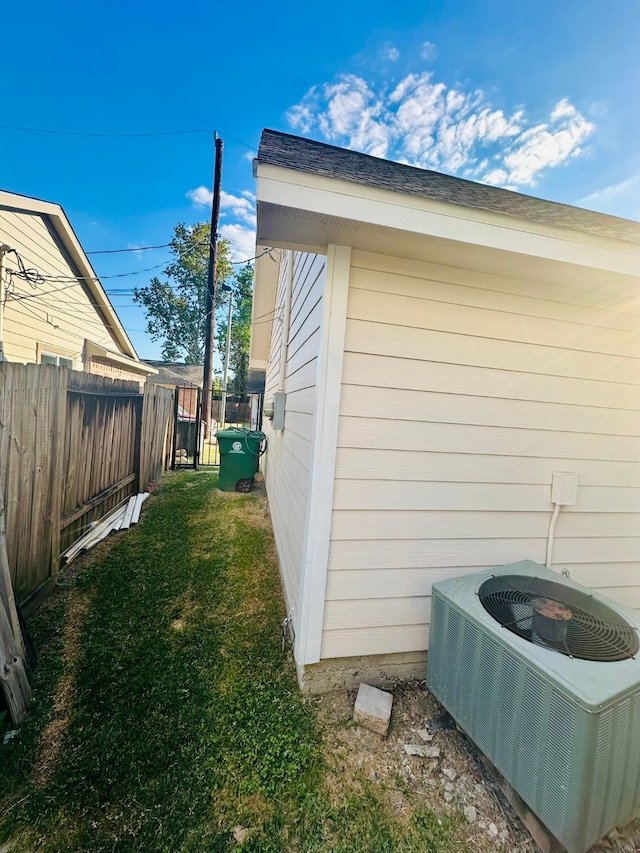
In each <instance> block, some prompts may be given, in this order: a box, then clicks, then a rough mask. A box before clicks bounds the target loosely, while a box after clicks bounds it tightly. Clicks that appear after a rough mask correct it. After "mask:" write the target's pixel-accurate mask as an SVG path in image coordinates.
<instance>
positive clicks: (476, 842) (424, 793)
mask: <svg viewBox="0 0 640 853" xmlns="http://www.w3.org/2000/svg"><path fill="white" fill-rule="evenodd" d="M355 696H356V691H346V690H343V691H339V692H336V693H330V694H327V695H325V696H321V697H319V698H317V699H314V700H313V702H314V704H315V705H316V707H317V711H318V715H319V718H320V720H321V723H322V725H323V727H324V728H325V730H326V738H325V739H326V743H327V744H328V750H327V756H326V757H327V763H328V765H329V768H330V771H329V773H328V778H327V783H328V786H329V790H330V791H331V795H332V799H333V800H334V802H335V803H339V802H340V801H341V800H342V799H344V798H345V797H346V796H348V793H349V791H353V790H354V789H356V790H358V789H361V788H362V786H363V784H369V785H371V784H373V785H374V786H375V790H376V794H377V798H378V800H379V802H380V803H381V805H382V807H383V808H384V809H385V810H386V811H387V812H388V813H389V814H390V815H393V816H394V817H395V818H396V819H397V820H401V821H403V822H404V821H406V822H408V821H410V820H411V818H412V817H413V816H414V814H415V813H416V811H420V810H424V809H425V808H428V809H429V810H430V811H432V812H434V813H435V814H436V815H439V816H444V815H447V816H449V817H452V818H454V819H457V820H458V821H459V823H460V825H461V826H462V840H463V841H464V843H465V844H467V845H468V847H469V849H472V850H478V851H480V853H494V851H509V853H534V851H537V847H536V846H535V844H534V842H533V840H532V839H531V837H530V836H529V834H528V832H527V831H526V830H525V829H524V827H523V825H522V823H521V822H520V820H519V818H518V817H517V815H516V814H515V812H514V811H513V809H512V808H511V806H510V805H509V804H508V803H507V801H506V799H505V798H504V795H502V793H501V792H500V790H499V789H498V788H497V786H496V785H495V783H493V781H492V779H491V777H490V776H489V775H488V774H487V772H486V769H485V768H484V765H483V764H482V762H481V761H480V759H479V754H478V752H477V750H476V748H475V747H474V746H473V745H472V744H471V743H470V742H469V741H468V739H467V738H466V737H465V736H464V735H463V734H462V733H461V732H459V731H458V730H457V729H456V728H455V726H454V727H453V728H445V729H441V730H440V731H435V732H434V733H433V734H430V733H429V731H428V729H427V727H428V725H429V723H431V722H432V721H434V720H437V719H442V713H443V709H442V707H441V706H440V705H439V704H438V703H437V702H436V701H435V699H433V697H432V696H431V695H430V694H429V692H428V691H427V689H426V687H425V685H424V683H422V682H421V683H410V684H403V685H399V686H396V688H395V690H394V704H393V713H392V717H391V726H390V730H389V734H388V735H387V736H386V737H384V738H383V737H380V735H377V734H375V733H374V732H371V731H369V730H367V729H366V728H363V727H361V726H359V725H357V724H356V723H354V722H353V705H354V702H355ZM405 746H408V747H409V751H412V750H411V747H413V746H417V747H425V748H426V747H428V748H427V749H418V750H416V751H417V752H423V753H425V754H426V755H425V757H421V755H409V754H407V750H406V749H405ZM434 747H435V750H434V749H432V748H434ZM434 752H437V757H435V758H433V757H429V755H430V754H433V753H434ZM637 848H640V824H638V823H634V824H632V825H630V826H629V827H627V828H626V829H625V830H624V832H623V833H622V834H620V836H619V837H618V838H615V837H614V838H613V839H612V840H607V841H605V842H603V844H602V845H597V846H596V847H594V848H592V851H591V853H604V852H605V851H608V853H611V851H612V850H613V851H616V853H618V851H620V853H622V851H625V853H627V851H635V850H636V849H637Z"/></svg>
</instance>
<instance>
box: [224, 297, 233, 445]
mask: <svg viewBox="0 0 640 853" xmlns="http://www.w3.org/2000/svg"><path fill="white" fill-rule="evenodd" d="M232 315H233V290H232V289H231V288H229V319H228V321H227V355H226V358H225V360H224V375H223V378H222V428H223V429H224V424H225V420H226V418H225V415H226V412H227V380H228V378H229V358H230V357H231V319H232Z"/></svg>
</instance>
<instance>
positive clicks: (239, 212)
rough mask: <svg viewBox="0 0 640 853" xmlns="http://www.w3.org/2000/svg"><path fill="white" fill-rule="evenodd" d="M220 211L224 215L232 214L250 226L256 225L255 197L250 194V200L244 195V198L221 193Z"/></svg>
mask: <svg viewBox="0 0 640 853" xmlns="http://www.w3.org/2000/svg"><path fill="white" fill-rule="evenodd" d="M220 210H221V211H222V212H223V215H228V213H231V215H232V216H234V217H235V218H236V219H239V220H240V221H241V222H245V223H247V224H248V225H253V226H254V227H255V224H256V205H255V200H254V197H253V196H252V194H251V193H249V198H247V197H246V195H245V194H244V193H243V194H242V196H237V195H231V193H227V192H225V191H224V190H221V191H220Z"/></svg>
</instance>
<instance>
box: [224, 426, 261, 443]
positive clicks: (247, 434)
mask: <svg viewBox="0 0 640 853" xmlns="http://www.w3.org/2000/svg"><path fill="white" fill-rule="evenodd" d="M216 438H247V439H253V440H254V441H264V440H265V438H266V435H265V434H264V433H263V432H260V430H256V429H244V428H242V427H229V429H221V430H218V432H217V433H216Z"/></svg>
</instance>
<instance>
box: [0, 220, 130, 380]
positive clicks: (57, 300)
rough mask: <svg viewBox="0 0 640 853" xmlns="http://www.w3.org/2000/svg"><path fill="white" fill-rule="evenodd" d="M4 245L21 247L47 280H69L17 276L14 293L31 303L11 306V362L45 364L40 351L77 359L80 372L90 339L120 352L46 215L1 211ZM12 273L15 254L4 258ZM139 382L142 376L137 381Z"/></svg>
mask: <svg viewBox="0 0 640 853" xmlns="http://www.w3.org/2000/svg"><path fill="white" fill-rule="evenodd" d="M0 243H6V244H7V245H9V246H10V247H11V248H13V249H16V250H17V251H18V252H19V253H20V256H21V257H22V259H23V260H24V263H25V266H26V267H27V268H32V269H35V270H37V271H38V272H40V273H41V274H42V275H43V276H45V277H60V276H61V277H63V278H64V279H66V280H64V281H60V282H59V283H58V284H56V283H54V282H51V281H45V282H43V283H40V284H38V285H37V286H36V287H32V286H31V285H30V284H29V283H28V282H25V281H23V280H21V279H18V278H15V277H13V285H12V288H11V293H12V294H13V295H24V296H27V297H28V298H27V299H24V300H18V299H13V298H9V299H7V302H6V307H5V318H4V351H5V358H6V359H7V360H9V361H17V362H22V363H25V364H26V363H30V362H37V361H39V347H41V348H43V349H44V350H46V351H49V352H53V353H54V354H57V355H63V356H66V357H69V358H73V361H74V368H75V369H76V370H83V367H84V364H83V359H84V355H83V346H84V341H85V338H89V339H90V340H92V341H95V342H96V343H99V344H103V345H104V346H105V347H107V348H108V349H114V350H116V349H119V347H117V345H115V343H114V341H113V338H112V337H111V335H110V334H109V332H108V330H107V328H106V327H105V325H104V322H103V320H102V318H101V316H100V314H99V313H98V311H97V310H96V308H95V307H94V306H93V304H92V302H91V300H90V298H89V296H88V295H87V293H86V292H85V290H84V288H83V287H82V285H81V284H80V283H79V282H77V281H76V283H73V282H72V281H71V279H73V278H74V276H75V271H74V270H73V268H72V267H71V266H70V265H69V263H68V261H67V260H66V258H65V255H64V253H63V251H62V250H61V249H60V248H59V246H58V245H57V243H56V240H55V238H54V236H53V235H52V234H51V232H50V231H49V229H48V228H47V225H46V222H45V220H44V218H43V216H41V215H39V214H31V213H24V212H17V211H13V210H7V209H2V208H0ZM3 264H4V268H5V272H4V281H5V283H6V282H7V280H8V276H7V271H8V270H16V269H17V262H16V259H15V256H14V255H6V256H5V258H4V262H3ZM135 378H136V379H139V376H136V377H135Z"/></svg>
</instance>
